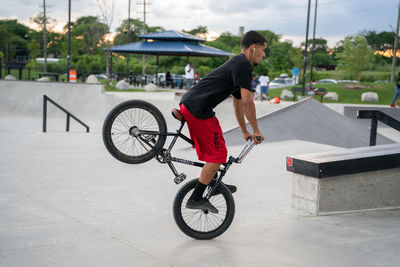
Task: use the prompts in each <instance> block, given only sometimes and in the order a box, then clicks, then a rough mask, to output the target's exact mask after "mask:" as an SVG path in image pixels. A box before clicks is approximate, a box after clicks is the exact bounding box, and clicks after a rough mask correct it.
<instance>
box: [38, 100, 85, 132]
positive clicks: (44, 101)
mask: <svg viewBox="0 0 400 267" xmlns="http://www.w3.org/2000/svg"><path fill="white" fill-rule="evenodd" d="M47 102H50V103H52V104H53V105H54V106H56V107H57V108H59V109H60V110H61V111H63V112H65V113H66V114H67V124H66V131H67V132H69V125H70V118H71V117H72V118H73V119H74V120H76V121H77V122H79V123H80V124H82V126H83V127H85V128H86V132H87V133H88V132H89V126H87V125H86V124H85V123H83V122H82V121H81V120H79V119H78V118H77V117H75V116H74V115H72V113H71V112H69V111H68V110H66V109H65V108H63V107H62V106H60V105H59V104H57V103H56V102H55V101H54V100H52V99H51V98H50V97H48V96H47V95H43V132H44V133H45V132H46V126H47Z"/></svg>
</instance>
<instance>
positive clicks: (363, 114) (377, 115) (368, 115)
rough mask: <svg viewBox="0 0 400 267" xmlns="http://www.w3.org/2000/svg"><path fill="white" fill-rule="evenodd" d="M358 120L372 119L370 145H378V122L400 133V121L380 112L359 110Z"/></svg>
mask: <svg viewBox="0 0 400 267" xmlns="http://www.w3.org/2000/svg"><path fill="white" fill-rule="evenodd" d="M357 118H358V119H371V134H370V137H369V145H370V146H375V145H376V132H377V128H378V120H380V121H381V122H383V123H385V124H386V125H389V126H390V127H392V128H393V129H396V130H397V131H400V121H398V120H396V119H395V118H393V117H391V116H389V115H387V114H386V113H384V112H382V111H380V110H358V111H357Z"/></svg>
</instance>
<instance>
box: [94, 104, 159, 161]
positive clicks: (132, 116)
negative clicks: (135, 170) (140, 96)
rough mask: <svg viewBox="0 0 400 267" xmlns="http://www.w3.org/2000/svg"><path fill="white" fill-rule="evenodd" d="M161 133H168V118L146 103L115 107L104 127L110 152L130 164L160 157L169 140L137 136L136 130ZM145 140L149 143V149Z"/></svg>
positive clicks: (105, 140) (150, 136)
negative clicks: (157, 155)
mask: <svg viewBox="0 0 400 267" xmlns="http://www.w3.org/2000/svg"><path fill="white" fill-rule="evenodd" d="M133 128H135V130H136V129H137V131H140V130H147V131H155V132H160V133H166V132H167V123H166V122H165V118H164V116H163V115H162V113H161V112H160V110H158V108H157V107H155V106H154V105H152V104H150V103H149V102H146V101H143V100H128V101H125V102H122V103H120V104H119V105H117V106H115V107H114V108H113V109H112V110H111V111H110V112H109V113H108V115H107V117H106V118H105V120H104V124H103V130H102V134H103V142H104V145H105V147H106V148H107V150H108V152H110V154H111V155H112V156H113V157H114V158H116V159H117V160H119V161H122V162H124V163H128V164H139V163H143V162H146V161H148V160H150V159H152V158H154V156H155V155H156V154H158V153H159V152H160V151H161V149H162V148H163V146H164V144H165V140H166V138H167V136H166V135H165V134H164V135H142V134H138V136H134V135H133V134H132V129H133ZM143 140H146V141H147V142H148V143H149V144H150V145H148V144H147V143H146V142H144V141H143Z"/></svg>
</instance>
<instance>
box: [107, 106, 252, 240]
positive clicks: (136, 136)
mask: <svg viewBox="0 0 400 267" xmlns="http://www.w3.org/2000/svg"><path fill="white" fill-rule="evenodd" d="M172 115H173V116H174V117H175V118H176V119H178V120H180V122H181V125H180V127H179V129H178V130H176V132H175V133H172V132H167V124H166V122H165V118H164V116H163V115H162V113H161V112H160V111H159V110H158V108H157V107H155V106H154V105H152V104H150V103H148V102H146V101H142V100H128V101H125V102H122V103H121V104H119V105H117V106H115V107H114V108H113V109H112V110H111V111H110V112H109V114H108V115H107V117H106V119H105V121H104V124H103V130H102V134H103V141H104V144H105V146H106V148H107V150H108V151H109V152H110V154H111V155H112V156H113V157H115V158H116V159H117V160H119V161H122V162H125V163H128V164H139V163H144V162H146V161H148V160H150V159H152V158H155V159H156V160H157V161H158V162H160V163H162V164H167V165H168V166H169V168H170V169H171V171H172V172H173V174H174V182H175V183H176V184H179V183H181V182H182V181H183V180H185V179H186V175H185V174H184V173H178V171H177V170H176V168H175V166H174V164H173V162H177V163H181V164H187V165H191V166H196V167H203V166H204V163H201V162H194V161H190V160H186V159H181V158H176V157H173V156H172V155H171V151H172V148H173V147H174V145H175V143H176V141H177V139H178V138H179V137H180V138H182V139H183V140H185V141H186V142H188V143H189V144H191V145H193V141H192V140H191V139H190V138H189V137H187V136H185V135H184V134H182V133H181V131H182V128H183V126H184V125H185V120H184V119H183V117H182V116H181V114H180V112H179V111H178V110H176V109H174V110H173V112H172ZM167 136H173V138H172V140H171V142H170V144H169V146H168V147H167V148H164V144H165V142H166V139H167ZM254 145H255V144H254V142H253V141H252V140H251V139H250V140H248V141H247V142H246V144H245V145H244V147H243V149H242V151H241V152H240V154H239V155H238V156H237V157H232V156H230V157H229V159H228V161H227V162H226V163H224V164H221V167H220V169H219V170H218V172H217V174H216V175H215V178H214V180H213V182H212V183H211V184H210V185H209V186H208V187H207V189H206V190H205V192H204V195H203V197H205V198H206V199H208V200H209V201H210V202H211V204H212V205H214V206H215V207H216V208H217V209H218V213H212V212H209V211H208V210H198V209H188V208H186V207H185V205H186V202H187V200H188V199H189V197H190V196H191V194H192V192H193V190H194V188H195V186H196V183H197V181H198V178H197V179H193V180H190V181H189V182H187V183H186V184H185V185H184V186H183V187H181V188H180V189H179V190H178V192H177V194H176V196H175V199H174V203H173V215H174V219H175V222H176V224H177V225H178V227H179V229H180V230H181V231H182V232H184V233H185V234H186V235H188V236H190V237H192V238H195V239H212V238H215V237H217V236H219V235H221V234H222V233H224V232H225V231H226V230H227V229H228V228H229V226H230V224H231V223H232V221H233V217H234V215H235V201H234V199H233V196H232V193H231V192H230V190H229V189H228V188H227V187H226V186H225V184H224V183H223V182H222V178H223V177H224V176H225V174H226V172H227V171H228V169H229V167H230V166H231V165H232V164H233V163H241V162H242V160H243V159H244V157H245V156H246V155H247V154H248V153H249V151H250V150H251V149H252V148H253V146H254Z"/></svg>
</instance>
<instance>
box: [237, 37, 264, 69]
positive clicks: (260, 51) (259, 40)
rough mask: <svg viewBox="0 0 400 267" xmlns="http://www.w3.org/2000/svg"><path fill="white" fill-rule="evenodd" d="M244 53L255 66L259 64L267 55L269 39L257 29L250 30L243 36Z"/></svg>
mask: <svg viewBox="0 0 400 267" xmlns="http://www.w3.org/2000/svg"><path fill="white" fill-rule="evenodd" d="M241 45H242V53H243V54H244V55H245V56H246V58H247V59H248V60H249V61H250V63H251V64H252V65H254V66H257V65H258V64H259V63H260V62H261V60H262V59H263V57H265V52H264V50H265V48H266V47H267V40H266V39H265V37H264V36H263V35H261V34H260V33H258V32H256V31H248V32H246V34H245V35H244V36H243V38H242V42H241Z"/></svg>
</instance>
